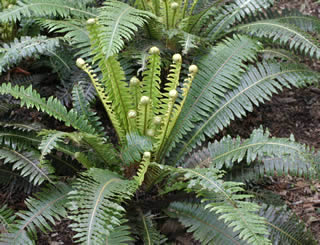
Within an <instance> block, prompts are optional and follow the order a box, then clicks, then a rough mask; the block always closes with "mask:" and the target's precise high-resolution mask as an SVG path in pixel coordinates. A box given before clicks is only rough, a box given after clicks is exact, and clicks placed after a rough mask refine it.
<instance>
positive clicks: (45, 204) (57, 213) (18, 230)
mask: <svg viewBox="0 0 320 245" xmlns="http://www.w3.org/2000/svg"><path fill="white" fill-rule="evenodd" d="M69 191H70V187H69V186H68V185H66V184H62V183H58V184H55V186H48V187H47V188H43V189H42V190H41V191H40V192H38V193H36V194H35V195H34V197H32V198H28V199H27V201H26V205H27V208H28V210H26V211H20V212H18V213H17V216H18V217H19V218H16V219H15V221H14V223H12V224H11V225H10V227H9V230H8V231H9V233H8V234H4V235H3V236H2V237H0V243H1V242H2V243H5V244H12V245H26V244H27V245H29V244H33V242H32V240H37V228H38V229H40V230H41V231H43V232H46V231H47V230H51V225H54V224H55V220H60V217H66V216H67V211H66V208H65V203H66V201H67V193H68V192H69Z"/></svg>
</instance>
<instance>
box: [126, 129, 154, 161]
mask: <svg viewBox="0 0 320 245" xmlns="http://www.w3.org/2000/svg"><path fill="white" fill-rule="evenodd" d="M126 138H127V145H125V146H124V147H123V148H122V149H121V160H122V161H123V163H125V164H127V165H129V164H130V163H134V162H139V161H140V160H141V159H142V154H143V153H144V152H147V151H148V152H149V151H152V140H151V139H150V137H147V136H141V135H139V134H138V133H131V134H128V135H127V136H126Z"/></svg>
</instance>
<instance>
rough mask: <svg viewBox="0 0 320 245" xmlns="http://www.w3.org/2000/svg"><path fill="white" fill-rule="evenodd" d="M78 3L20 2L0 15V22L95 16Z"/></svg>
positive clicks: (51, 1) (47, 0) (60, 1)
mask: <svg viewBox="0 0 320 245" xmlns="http://www.w3.org/2000/svg"><path fill="white" fill-rule="evenodd" d="M79 3H80V2H79V1H76V2H75V1H63V0H21V1H17V4H16V5H14V6H13V7H11V8H8V9H5V10H4V11H2V12H1V13H0V22H17V21H20V20H21V18H22V17H33V18H34V17H46V16H60V17H63V18H66V17H70V16H77V17H82V18H83V17H84V18H90V17H91V18H94V17H96V15H95V14H94V13H93V12H92V10H91V9H88V8H86V7H85V6H84V5H83V4H81V3H80V4H79Z"/></svg>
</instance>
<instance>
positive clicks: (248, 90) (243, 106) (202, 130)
mask: <svg viewBox="0 0 320 245" xmlns="http://www.w3.org/2000/svg"><path fill="white" fill-rule="evenodd" d="M317 77H319V75H318V74H317V73H316V72H314V71H312V70H310V69H309V68H307V67H305V66H302V65H298V64H294V65H292V64H283V65H281V66H279V65H278V64H273V63H258V64H257V67H254V66H251V67H249V69H248V71H247V72H246V73H245V74H243V75H242V77H241V79H240V81H241V83H240V84H239V86H238V87H237V88H236V89H234V90H231V91H230V92H228V93H227V94H225V95H224V99H223V100H222V101H221V102H220V103H221V104H220V105H219V106H217V107H216V109H214V110H212V112H211V114H209V113H208V112H207V113H206V114H203V115H199V117H200V118H199V119H198V121H200V122H198V126H197V127H195V129H194V130H193V131H191V133H190V134H189V135H190V136H189V137H188V136H186V137H185V138H184V142H183V144H180V145H179V146H178V147H176V149H175V151H176V152H178V153H176V154H177V155H176V156H177V157H176V159H177V160H179V159H180V160H181V157H182V156H183V155H184V154H186V153H187V152H189V151H190V150H191V149H192V148H194V147H195V146H196V145H197V144H200V143H201V142H203V141H204V139H205V136H208V137H213V136H214V135H215V134H217V133H218V132H219V131H220V130H222V129H223V128H224V127H226V126H228V125H229V124H230V121H231V120H234V119H235V118H242V117H243V116H245V115H246V111H252V110H253V108H254V106H259V104H260V103H263V102H264V101H265V100H269V99H270V98H271V95H272V94H273V93H277V90H281V89H282V87H290V86H291V85H293V86H295V87H297V86H298V85H302V84H307V83H308V81H313V80H316V79H317ZM207 111H208V110H207ZM201 118H203V119H202V120H201ZM177 149H178V150H177Z"/></svg>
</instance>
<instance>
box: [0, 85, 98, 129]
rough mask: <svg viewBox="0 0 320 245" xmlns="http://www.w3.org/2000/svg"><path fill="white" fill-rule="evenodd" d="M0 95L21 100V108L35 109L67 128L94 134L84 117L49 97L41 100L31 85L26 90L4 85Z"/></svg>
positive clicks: (0, 88) (0, 89)
mask: <svg viewBox="0 0 320 245" xmlns="http://www.w3.org/2000/svg"><path fill="white" fill-rule="evenodd" d="M0 94H10V95H11V96H13V97H14V98H16V99H20V104H21V106H24V105H26V106H27V108H34V107H35V108H36V109H37V110H39V111H43V112H45V113H47V114H48V115H49V116H52V117H54V118H55V119H57V120H60V121H64V122H65V124H66V125H67V126H70V125H71V126H72V127H74V128H75V129H78V130H80V131H82V132H86V133H94V130H93V128H92V127H91V126H90V125H88V123H87V121H86V120H85V118H84V117H83V116H79V115H78V114H77V112H76V111H75V110H70V111H67V108H66V107H65V106H63V105H62V104H61V102H60V101H59V100H57V99H56V98H54V97H49V98H48V100H46V99H44V98H41V97H40V94H38V93H37V92H36V91H35V90H33V89H32V86H31V85H30V86H29V87H28V88H27V89H25V88H24V87H19V86H15V87H12V85H11V84H10V83H8V84H6V83H3V84H2V85H1V87H0Z"/></svg>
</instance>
